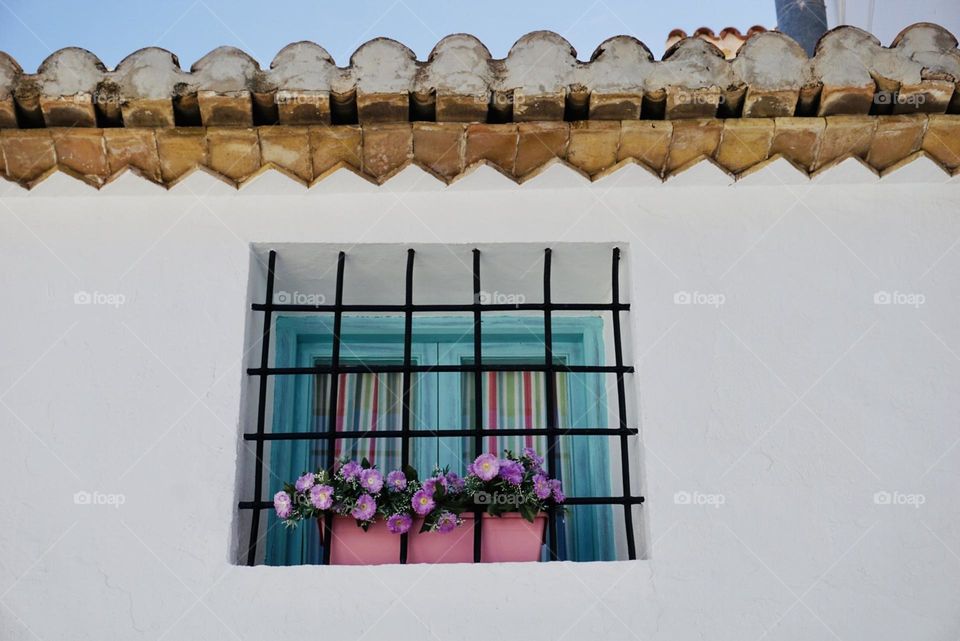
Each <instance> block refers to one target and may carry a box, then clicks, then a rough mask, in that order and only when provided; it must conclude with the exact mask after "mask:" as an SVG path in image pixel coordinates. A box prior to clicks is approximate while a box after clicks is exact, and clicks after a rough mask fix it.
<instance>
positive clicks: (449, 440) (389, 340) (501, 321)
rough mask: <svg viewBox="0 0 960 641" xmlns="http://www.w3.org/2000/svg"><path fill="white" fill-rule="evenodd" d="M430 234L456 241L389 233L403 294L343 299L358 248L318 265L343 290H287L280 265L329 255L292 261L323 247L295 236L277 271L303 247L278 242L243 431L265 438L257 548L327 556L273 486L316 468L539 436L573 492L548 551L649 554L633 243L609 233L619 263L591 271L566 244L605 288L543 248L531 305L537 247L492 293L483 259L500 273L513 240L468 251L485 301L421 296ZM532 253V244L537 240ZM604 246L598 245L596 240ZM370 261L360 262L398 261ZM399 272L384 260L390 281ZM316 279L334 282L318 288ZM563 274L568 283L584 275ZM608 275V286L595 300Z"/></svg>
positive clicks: (310, 558)
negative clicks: (406, 240) (330, 266)
mask: <svg viewBox="0 0 960 641" xmlns="http://www.w3.org/2000/svg"><path fill="white" fill-rule="evenodd" d="M578 248H580V249H578ZM431 249H432V250H433V252H432V254H433V255H434V256H437V255H438V254H437V252H438V251H447V252H450V251H451V250H450V249H448V248H445V247H444V248H442V249H439V248H438V247H436V246H424V247H422V248H418V249H417V250H414V249H409V250H408V251H407V252H403V250H402V248H399V247H396V246H393V247H387V248H384V247H383V246H381V247H380V251H381V252H382V253H391V252H392V253H393V254H394V255H399V256H404V257H405V259H406V260H405V266H404V271H401V272H400V273H405V276H406V277H405V279H402V280H401V282H400V283H397V284H396V285H398V286H397V287H396V289H398V290H400V291H401V292H402V295H403V299H402V302H401V301H396V300H392V299H391V297H392V296H395V294H392V293H389V292H386V291H385V292H381V295H379V296H378V295H377V293H376V292H367V293H366V296H367V297H368V299H370V298H381V299H383V300H382V301H381V302H364V303H360V304H357V303H353V302H349V301H348V302H346V303H345V302H344V299H345V295H346V292H345V285H344V281H345V278H346V276H345V274H346V271H347V270H348V269H349V268H350V266H351V256H353V255H354V254H355V252H356V251H357V250H351V251H350V252H349V253H346V252H338V254H337V255H336V257H335V259H334V261H333V262H334V264H335V265H336V268H335V275H334V273H331V274H330V275H329V276H326V277H323V278H321V280H324V281H327V282H329V281H332V282H333V283H335V285H334V289H333V291H332V292H331V291H329V289H327V290H323V286H322V285H319V286H315V285H310V286H306V287H301V289H300V290H299V291H294V293H293V294H291V293H290V291H287V290H284V291H279V290H278V289H277V287H276V284H277V281H278V280H281V281H285V282H287V283H289V282H290V281H291V279H292V277H291V276H290V274H295V273H303V270H304V266H303V265H304V264H312V265H319V266H318V267H314V269H315V270H316V271H318V272H320V274H321V276H322V272H323V270H324V268H323V265H322V262H321V261H319V260H318V261H315V262H312V263H304V264H301V265H299V266H296V267H295V266H294V264H295V263H297V262H298V260H297V254H298V252H299V253H300V256H301V258H303V257H306V256H308V255H309V252H308V253H306V254H304V253H303V246H297V250H295V251H292V252H290V254H291V264H287V265H285V266H284V269H283V270H281V271H283V272H285V274H284V275H283V278H279V277H278V276H277V271H278V261H280V264H281V265H283V262H284V256H286V255H287V254H288V252H287V251H286V250H284V249H281V250H279V251H274V250H270V251H269V253H268V254H267V256H268V267H267V270H266V272H267V273H266V276H265V281H266V282H265V288H264V289H265V292H264V293H265V299H264V300H265V301H269V302H264V303H255V304H253V306H252V309H253V311H254V313H255V314H262V318H263V328H262V332H260V334H259V335H260V336H262V340H263V344H262V345H261V349H260V365H259V367H251V368H249V369H248V373H249V374H250V376H251V378H252V379H254V380H255V381H256V386H255V387H256V389H255V393H256V402H255V405H256V430H255V431H248V432H246V433H245V434H244V438H245V439H246V440H247V441H250V442H252V444H253V446H254V448H255V461H254V465H253V467H254V469H253V477H254V478H253V484H252V486H251V485H250V484H249V483H247V484H246V487H248V488H249V489H251V490H252V493H253V496H254V497H255V500H247V501H241V502H240V508H241V512H242V513H245V514H247V515H248V520H247V521H248V522H247V523H243V522H242V523H241V526H243V525H246V527H247V528H249V530H248V531H249V537H248V538H247V539H246V547H245V550H244V552H245V558H244V560H245V561H246V562H247V563H248V564H251V565H252V564H255V563H257V562H262V563H265V564H268V565H300V564H322V563H324V562H325V559H328V558H329V556H326V555H328V554H329V552H328V551H326V550H324V549H323V547H322V546H321V543H320V540H319V536H318V535H317V530H316V529H315V528H298V529H296V530H287V529H286V528H283V527H282V526H281V525H280V524H279V522H278V520H277V518H276V516H275V514H273V512H272V510H270V509H269V508H270V507H271V504H270V503H269V502H267V501H265V500H264V497H268V496H272V495H273V493H274V492H276V491H277V490H279V489H280V488H281V486H282V484H283V483H284V482H285V481H288V480H290V479H292V478H295V477H296V476H298V475H299V474H300V473H302V472H303V471H305V470H315V469H318V468H323V467H329V466H331V465H332V464H333V462H334V461H335V460H337V459H339V458H340V457H341V456H344V455H347V456H350V457H351V458H358V459H359V458H362V457H366V458H368V459H369V460H370V461H372V462H373V463H375V464H377V466H378V467H379V468H381V469H393V468H396V467H399V466H401V465H402V464H405V463H410V464H412V465H413V466H414V467H416V468H417V469H420V470H431V469H432V468H433V467H434V466H435V465H439V466H441V467H442V466H450V468H451V469H452V470H455V471H458V472H459V473H461V474H463V473H465V472H466V469H465V468H466V465H467V464H468V463H469V462H471V461H472V460H473V459H474V458H475V457H476V456H477V454H478V453H480V452H484V451H494V452H498V453H499V452H502V451H503V449H505V448H510V449H513V450H515V451H517V450H520V449H522V448H523V447H525V446H531V447H534V448H535V449H537V450H538V451H539V452H541V453H542V454H544V455H545V456H546V458H547V464H548V468H549V469H550V471H551V475H553V476H556V477H559V478H560V479H561V480H562V481H563V483H564V487H565V491H566V493H567V495H568V500H567V509H566V510H565V511H563V512H558V513H556V514H551V515H550V520H549V526H548V528H547V536H546V539H547V540H546V541H545V546H544V552H543V559H544V560H549V559H562V560H575V561H593V560H612V559H617V558H630V559H634V558H637V552H636V547H637V544H636V530H637V527H636V523H635V521H636V520H637V518H638V516H637V513H636V508H638V507H639V505H640V503H642V501H643V499H642V497H640V496H638V493H637V492H635V491H633V485H634V483H633V482H632V481H631V478H632V474H633V473H634V471H631V463H632V459H633V457H634V455H635V452H631V450H630V445H631V441H633V440H635V439H636V434H637V429H636V426H635V425H631V424H630V423H629V421H628V416H627V394H626V380H628V378H627V377H628V375H629V374H630V373H632V368H630V367H627V366H624V365H623V363H624V354H623V342H624V341H623V337H622V334H623V329H622V325H623V322H622V319H621V314H623V315H624V317H625V313H626V311H627V310H628V309H629V305H628V304H627V303H624V302H621V299H620V292H619V272H620V252H619V250H618V249H616V248H613V247H603V248H602V252H603V254H604V255H605V257H606V258H605V262H606V269H603V272H602V273H591V274H586V275H585V274H583V273H580V270H579V268H580V267H582V266H584V265H591V262H592V263H596V262H597V261H596V260H593V261H590V260H583V258H584V255H583V252H584V251H585V250H584V249H582V248H581V246H579V245H570V246H564V249H563V250H561V251H562V252H563V253H562V254H560V255H564V256H565V257H566V258H567V259H568V261H567V264H568V266H569V267H570V268H572V272H573V273H577V274H578V275H577V276H575V277H572V278H570V280H579V281H581V285H580V287H579V288H580V289H583V284H586V285H587V289H588V290H589V292H590V293H589V294H585V295H584V298H585V299H591V298H592V299H593V302H576V301H573V302H557V301H556V300H555V299H554V297H553V296H551V291H552V289H553V287H555V285H554V278H557V279H558V280H559V278H560V277H562V275H558V276H554V275H553V274H552V273H551V271H552V265H553V263H554V252H552V251H551V250H550V249H546V250H543V249H540V250H539V251H538V253H540V252H542V253H541V254H540V256H539V257H538V260H539V263H540V265H538V267H539V269H538V270H536V271H539V272H540V275H542V291H540V292H537V293H538V294H539V296H538V298H539V302H535V303H532V302H530V303H528V302H526V301H527V299H528V297H527V296H526V295H525V294H523V293H520V289H521V287H523V285H522V284H521V283H520V281H523V280H524V279H527V280H529V278H528V274H529V272H530V265H529V264H528V265H526V267H525V268H524V270H523V271H522V272H521V271H519V269H518V268H519V267H521V266H523V263H524V262H525V261H519V262H518V261H514V262H518V264H517V265H515V266H512V267H516V268H517V269H513V268H511V267H508V268H506V269H504V270H501V271H502V272H503V273H501V274H500V281H501V282H503V281H504V278H507V279H510V278H511V274H512V275H513V276H512V278H513V281H512V282H513V283H514V284H516V285H517V288H516V289H514V290H512V291H513V292H514V293H513V294H497V293H496V292H495V293H493V294H487V293H485V292H484V290H483V289H482V287H481V286H482V281H481V268H482V267H484V268H486V269H487V270H489V271H492V272H493V271H496V270H495V269H489V267H488V261H495V260H497V258H498V256H499V255H502V257H503V259H504V262H505V263H508V264H509V263H510V262H511V261H510V257H511V253H510V250H509V249H503V248H499V247H496V248H491V249H489V250H487V249H484V250H483V251H481V250H479V249H473V250H472V252H470V253H468V254H466V255H467V256H468V257H469V258H472V260H469V258H468V262H467V264H468V265H471V269H470V272H469V273H467V274H466V275H467V278H464V279H462V280H464V281H465V283H464V284H465V285H466V287H462V288H460V289H461V290H462V289H465V290H466V291H467V294H468V296H469V295H472V300H470V299H469V298H468V299H467V300H466V301H464V302H463V303H457V302H453V303H451V302H443V303H436V302H425V303H422V302H420V301H419V300H417V299H415V298H414V295H413V294H414V276H415V271H414V266H415V265H416V260H417V258H418V257H419V256H426V260H425V261H424V262H425V263H427V265H428V266H432V267H436V268H440V265H438V264H436V261H431V260H429V258H430V256H431ZM524 251H525V252H526V255H527V256H528V257H529V247H527V248H524ZM590 252H592V255H593V256H596V255H597V252H598V248H596V247H592V248H591V249H590ZM514 257H515V256H514ZM318 258H319V256H318ZM357 262H358V263H359V264H358V265H357V266H358V268H360V270H361V271H362V270H363V269H365V268H366V269H369V268H370V267H371V266H372V265H379V266H380V267H381V268H382V267H384V266H385V265H384V264H383V263H381V262H380V261H377V260H374V261H370V260H366V261H364V260H363V259H360V258H358V259H357ZM431 263H433V264H431ZM592 266H593V267H596V265H595V264H594V265H592ZM611 268H612V272H611ZM395 271H397V270H392V271H391V270H389V269H388V270H386V271H385V273H383V274H381V276H380V279H381V280H379V281H377V282H378V283H379V285H380V286H381V287H383V283H384V281H387V280H389V279H390V278H391V276H393V272H395ZM440 271H445V270H443V269H441V270H440ZM417 273H419V272H417ZM433 278H434V282H433V283H430V276H428V275H426V274H425V275H424V278H423V280H424V281H425V282H426V283H428V284H429V286H430V287H433V288H434V289H435V291H433V292H431V293H428V294H427V295H426V296H425V298H426V299H427V300H428V301H430V300H431V299H439V300H447V301H449V300H455V301H456V300H458V298H457V296H459V299H460V300H462V299H463V298H464V297H463V292H462V291H461V292H460V293H456V292H452V291H447V290H449V289H450V287H451V286H453V287H455V286H456V285H455V284H454V283H452V282H449V281H451V280H452V276H451V277H448V278H446V279H445V281H444V282H440V283H437V282H436V275H435V274H434V276H433ZM441 280H443V279H441ZM470 280H472V287H470V284H471V282H470ZM370 282H372V281H370ZM597 283H606V286H605V287H604V286H600V287H598V286H597ZM301 284H302V282H301ZM526 287H527V289H529V284H528V285H526ZM311 289H313V290H319V291H310V292H309V293H304V292H305V291H307V290H311ZM364 289H366V288H364ZM374 289H376V287H374ZM558 289H559V290H560V291H562V292H563V298H566V299H569V298H571V297H572V296H573V295H574V294H576V293H577V289H578V287H572V288H571V287H567V286H564V287H560V288H558ZM324 291H326V292H327V293H323V292H324ZM598 291H599V292H603V293H605V294H606V296H605V298H606V300H605V301H600V300H598V299H597V296H598V294H597V292H598ZM328 294H332V297H331V298H332V300H333V302H332V303H331V304H328ZM531 294H532V292H531ZM529 298H531V299H532V298H533V296H530V297H529ZM271 343H272V344H271ZM271 349H272V350H273V351H272V365H271V364H270V362H271V359H270V356H271ZM608 361H609V362H608ZM478 399H479V402H478ZM633 467H634V468H635V467H636V466H635V465H634V466H633ZM264 510H266V511H267V514H266V516H264V515H263V514H262V512H263V511H264ZM262 528H265V532H264V530H263V529H262ZM242 529H245V528H242ZM398 561H401V562H402V559H398Z"/></svg>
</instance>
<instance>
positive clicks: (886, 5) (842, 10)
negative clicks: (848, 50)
mask: <svg viewBox="0 0 960 641" xmlns="http://www.w3.org/2000/svg"><path fill="white" fill-rule="evenodd" d="M826 6H827V23H828V25H829V26H830V28H831V29H832V28H833V27H836V26H838V25H842V24H849V25H853V26H855V27H860V28H861V29H863V30H865V31H867V32H869V33H872V34H874V35H875V36H876V37H877V38H878V39H879V40H880V42H881V43H883V44H884V45H886V46H888V45H889V44H890V43H891V42H892V41H893V39H894V38H896V37H897V34H898V33H900V32H901V31H902V30H903V28H904V26H906V25H909V24H913V23H915V22H932V23H934V24H938V25H941V26H943V27H944V28H945V29H947V30H949V31H951V32H952V33H954V34H957V33H960V5H958V4H957V2H956V0H910V2H904V1H903V0H826Z"/></svg>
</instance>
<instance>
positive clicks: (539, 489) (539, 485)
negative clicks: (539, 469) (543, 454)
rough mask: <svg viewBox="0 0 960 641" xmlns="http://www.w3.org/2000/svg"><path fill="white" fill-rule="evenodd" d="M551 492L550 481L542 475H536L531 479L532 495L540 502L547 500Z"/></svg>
mask: <svg viewBox="0 0 960 641" xmlns="http://www.w3.org/2000/svg"><path fill="white" fill-rule="evenodd" d="M552 492H553V487H552V486H551V485H550V479H548V478H547V477H546V476H544V475H543V474H537V475H536V476H534V477H533V493H534V494H536V495H537V498H538V499H540V500H541V501H542V500H545V499H548V498H550V494H551V493H552Z"/></svg>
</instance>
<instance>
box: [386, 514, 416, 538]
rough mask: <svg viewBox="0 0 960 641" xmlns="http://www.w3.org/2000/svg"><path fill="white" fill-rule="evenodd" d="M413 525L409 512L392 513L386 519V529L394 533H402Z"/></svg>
mask: <svg viewBox="0 0 960 641" xmlns="http://www.w3.org/2000/svg"><path fill="white" fill-rule="evenodd" d="M411 525H413V517H412V516H410V515H409V514H394V515H393V516H391V517H390V518H388V519H387V529H388V530H390V531H391V532H393V533H394V534H403V533H404V532H407V531H408V530H410V526H411Z"/></svg>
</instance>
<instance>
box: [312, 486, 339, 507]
mask: <svg viewBox="0 0 960 641" xmlns="http://www.w3.org/2000/svg"><path fill="white" fill-rule="evenodd" d="M310 504H311V505H313V507H315V508H317V509H318V510H329V509H330V506H331V505H333V488H332V487H330V486H329V485H314V486H313V487H311V488H310Z"/></svg>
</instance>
